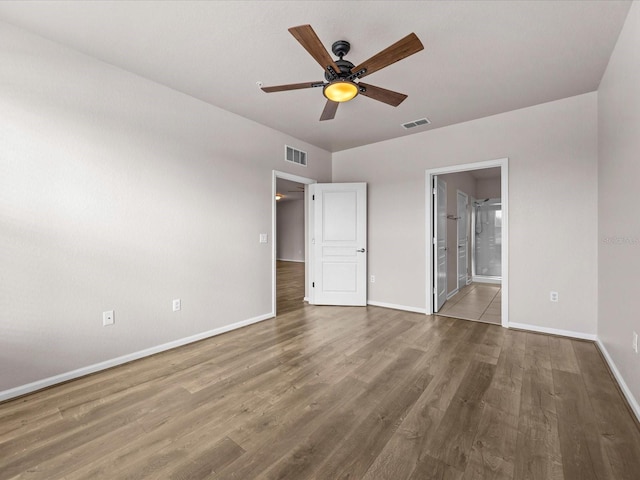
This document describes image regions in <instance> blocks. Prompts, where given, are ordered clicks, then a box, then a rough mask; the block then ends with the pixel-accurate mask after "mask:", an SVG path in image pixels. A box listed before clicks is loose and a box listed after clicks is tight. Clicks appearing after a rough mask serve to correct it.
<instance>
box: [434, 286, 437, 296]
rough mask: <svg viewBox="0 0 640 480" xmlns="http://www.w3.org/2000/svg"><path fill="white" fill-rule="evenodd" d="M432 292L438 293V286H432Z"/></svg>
mask: <svg viewBox="0 0 640 480" xmlns="http://www.w3.org/2000/svg"><path fill="white" fill-rule="evenodd" d="M433 294H434V295H437V294H438V287H433Z"/></svg>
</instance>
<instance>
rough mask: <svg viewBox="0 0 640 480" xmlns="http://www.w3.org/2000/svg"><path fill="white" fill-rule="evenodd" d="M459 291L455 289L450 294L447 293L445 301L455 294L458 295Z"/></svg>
mask: <svg viewBox="0 0 640 480" xmlns="http://www.w3.org/2000/svg"><path fill="white" fill-rule="evenodd" d="M459 291H460V290H458V289H457V288H456V289H455V290H454V291H453V292H451V293H447V300H449V299H450V298H451V297H453V296H454V295H455V294H456V293H458V292H459Z"/></svg>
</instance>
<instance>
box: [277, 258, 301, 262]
mask: <svg viewBox="0 0 640 480" xmlns="http://www.w3.org/2000/svg"><path fill="white" fill-rule="evenodd" d="M276 260H278V261H280V262H296V263H304V260H294V259H293V258H276Z"/></svg>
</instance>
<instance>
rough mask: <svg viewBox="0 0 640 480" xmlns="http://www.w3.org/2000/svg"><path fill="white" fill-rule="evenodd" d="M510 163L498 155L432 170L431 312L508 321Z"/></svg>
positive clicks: (429, 175)
mask: <svg viewBox="0 0 640 480" xmlns="http://www.w3.org/2000/svg"><path fill="white" fill-rule="evenodd" d="M507 168H508V160H507V159H498V160H492V161H488V162H479V163H473V164H465V165H457V166H452V167H443V168H438V169H432V170H427V172H426V182H427V202H426V203H427V205H426V206H427V212H428V218H427V238H428V239H429V241H428V242H427V243H428V252H427V277H428V278H427V286H428V287H427V288H428V290H427V298H428V300H427V313H428V314H433V313H437V314H438V315H444V316H451V317H455V318H462V319H467V320H476V321H482V322H488V323H498V324H501V325H502V326H505V327H506V326H508V322H509V319H508V229H507V219H508V216H507V213H508V173H507V172H508V170H507ZM442 185H446V186H447V187H448V188H445V191H442ZM447 203H448V205H447ZM445 212H446V213H445ZM478 227H479V228H478ZM477 230H480V233H478V232H477ZM443 253H444V255H445V257H446V258H445V260H444V261H443V260H442V259H441V258H440V257H442V255H443ZM476 270H477V271H478V273H480V272H483V273H484V275H482V274H480V275H476ZM443 289H444V290H446V297H445V298H446V299H445V300H444V301H443V299H442V290H443Z"/></svg>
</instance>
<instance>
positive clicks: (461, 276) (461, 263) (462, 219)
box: [457, 191, 469, 289]
mask: <svg viewBox="0 0 640 480" xmlns="http://www.w3.org/2000/svg"><path fill="white" fill-rule="evenodd" d="M468 205H469V197H468V196H467V194H466V193H464V192H461V191H458V209H457V217H458V289H460V288H462V287H464V286H465V285H466V284H467V275H468V273H467V266H468V252H469V234H468V232H469V223H468V218H469V216H468V214H467V209H468Z"/></svg>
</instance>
